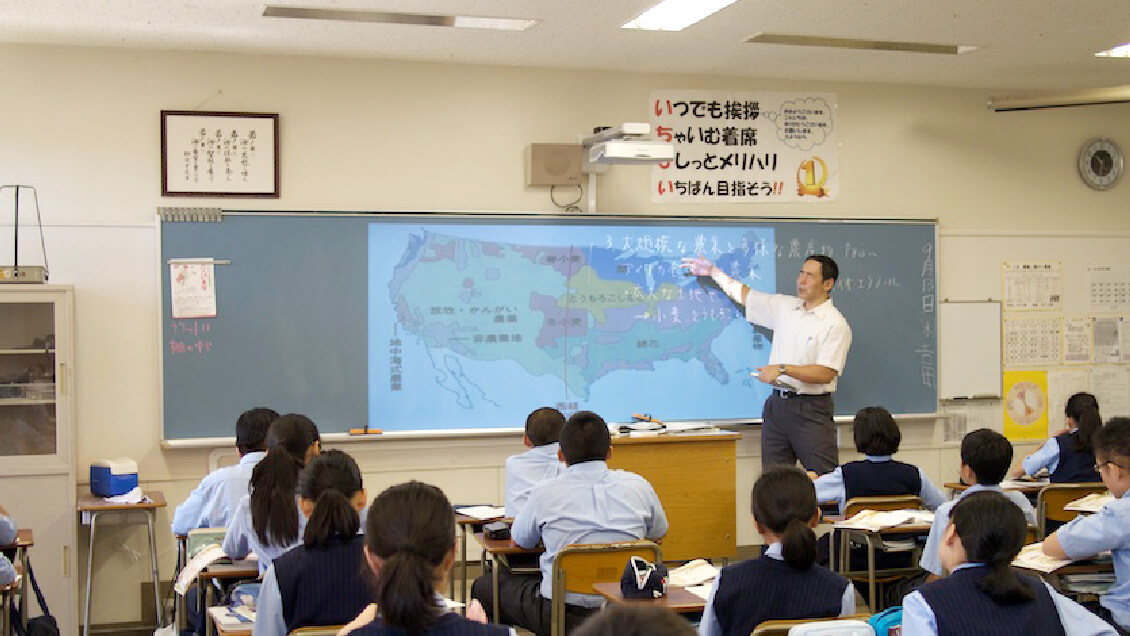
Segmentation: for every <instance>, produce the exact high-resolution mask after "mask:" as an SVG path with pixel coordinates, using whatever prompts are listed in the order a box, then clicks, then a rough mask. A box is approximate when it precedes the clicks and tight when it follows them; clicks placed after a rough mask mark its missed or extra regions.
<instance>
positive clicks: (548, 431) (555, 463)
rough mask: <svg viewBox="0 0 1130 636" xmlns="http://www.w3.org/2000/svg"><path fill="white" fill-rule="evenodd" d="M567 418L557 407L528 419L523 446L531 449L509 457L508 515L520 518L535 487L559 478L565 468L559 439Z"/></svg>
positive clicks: (507, 481)
mask: <svg viewBox="0 0 1130 636" xmlns="http://www.w3.org/2000/svg"><path fill="white" fill-rule="evenodd" d="M562 426H565V416H564V415H562V414H561V411H558V410H557V409H555V408H550V407H548V406H543V407H541V408H540V409H537V410H535V411H534V412H533V413H530V414H529V416H527V417H526V431H525V433H524V434H523V435H522V443H523V444H525V445H526V447H527V448H529V449H530V450H528V451H526V452H524V453H521V454H519V455H512V456H510V457H508V458H506V516H507V517H516V516H518V513H519V512H520V511H521V510H522V507H523V506H525V505H526V500H527V499H528V498H529V497H530V491H531V490H533V488H534V484H536V483H538V482H539V481H542V480H543V479H548V478H550V477H556V476H557V475H558V474H559V473H560V472H561V471H562V470H564V469H565V464H562V463H561V460H560V459H558V457H557V451H558V449H559V448H560V445H559V444H558V443H557V438H558V437H559V436H560V435H561V427H562Z"/></svg>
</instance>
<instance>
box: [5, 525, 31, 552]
mask: <svg viewBox="0 0 1130 636" xmlns="http://www.w3.org/2000/svg"><path fill="white" fill-rule="evenodd" d="M34 545H35V537H34V536H33V535H32V531H31V528H20V529H18V530H16V540H15V541H13V542H11V543H9V544H8V545H0V550H15V549H16V548H30V547H32V546H34Z"/></svg>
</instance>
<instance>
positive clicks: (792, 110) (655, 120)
mask: <svg viewBox="0 0 1130 636" xmlns="http://www.w3.org/2000/svg"><path fill="white" fill-rule="evenodd" d="M836 108H837V106H836V96H835V94H833V93H785V92H761V91H757V92H745V91H711V90H691V89H676V90H659V91H652V93H651V95H650V112H651V126H652V130H653V133H654V134H653V136H654V137H655V139H657V140H660V141H669V142H671V143H673V144H674V145H675V159H674V161H669V162H665V163H661V164H658V165H656V166H654V167H652V169H651V183H650V187H651V200H652V202H655V203H726V202H730V203H785V202H792V203H795V202H799V201H834V200H835V199H836V197H837V196H839V185H840V182H839V173H840V169H839V168H840V166H839V151H838V141H837V134H836Z"/></svg>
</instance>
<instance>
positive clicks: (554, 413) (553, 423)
mask: <svg viewBox="0 0 1130 636" xmlns="http://www.w3.org/2000/svg"><path fill="white" fill-rule="evenodd" d="M562 426H565V416H564V415H562V414H561V411H558V410H557V409H555V408H553V407H550V406H543V407H541V408H540V409H537V410H535V411H534V412H533V413H530V414H529V415H528V416H527V417H526V438H527V439H529V440H530V443H531V444H533V445H534V446H545V445H546V444H552V443H554V442H556V441H557V440H558V439H559V438H560V437H561V427H562Z"/></svg>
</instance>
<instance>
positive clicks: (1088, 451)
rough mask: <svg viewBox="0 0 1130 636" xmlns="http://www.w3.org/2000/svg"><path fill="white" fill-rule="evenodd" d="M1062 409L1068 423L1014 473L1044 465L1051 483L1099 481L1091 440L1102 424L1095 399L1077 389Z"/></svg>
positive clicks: (1028, 457)
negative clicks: (1077, 391) (1078, 391)
mask: <svg viewBox="0 0 1130 636" xmlns="http://www.w3.org/2000/svg"><path fill="white" fill-rule="evenodd" d="M1063 413H1064V420H1065V422H1066V424H1067V426H1066V427H1064V428H1063V429H1062V430H1060V431H1059V432H1058V433H1057V434H1055V435H1054V436H1052V438H1051V439H1049V440H1048V441H1046V442H1044V445H1043V446H1041V447H1040V448H1039V449H1038V450H1037V451H1036V452H1034V453H1032V454H1031V455H1029V456H1027V457H1025V458H1024V461H1023V463H1022V464H1021V466H1020V468H1019V469H1017V470H1016V471H1015V474H1016V476H1018V477H1019V476H1020V475H1025V474H1027V475H1035V474H1036V473H1037V472H1039V471H1040V469H1042V468H1047V469H1048V473H1049V475H1048V480H1049V481H1051V482H1052V483H1053V484H1059V483H1080V482H1098V481H1100V479H1099V474H1098V473H1097V472H1095V451H1094V448H1093V446H1092V443H1091V439H1092V438H1093V437H1094V436H1095V433H1096V432H1097V431H1098V430H1099V429H1100V428H1102V425H1103V420H1102V417H1101V416H1099V402H1098V400H1096V399H1095V396H1093V395H1091V394H1090V393H1076V394H1075V395H1072V396H1071V397H1070V398H1068V400H1067V404H1066V405H1064V408H1063Z"/></svg>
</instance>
